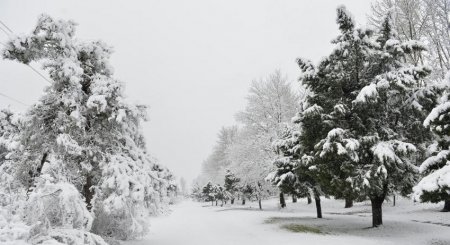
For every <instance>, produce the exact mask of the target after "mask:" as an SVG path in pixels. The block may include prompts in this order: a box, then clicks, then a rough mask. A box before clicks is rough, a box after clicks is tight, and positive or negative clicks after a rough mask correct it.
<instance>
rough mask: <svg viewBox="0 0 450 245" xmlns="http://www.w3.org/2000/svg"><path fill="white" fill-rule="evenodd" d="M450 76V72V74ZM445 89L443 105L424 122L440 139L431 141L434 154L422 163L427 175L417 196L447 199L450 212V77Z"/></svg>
mask: <svg viewBox="0 0 450 245" xmlns="http://www.w3.org/2000/svg"><path fill="white" fill-rule="evenodd" d="M449 75H450V74H449ZM443 88H445V92H444V94H443V96H442V97H441V98H440V102H439V104H438V105H437V106H436V107H435V108H434V109H433V110H432V111H431V113H430V114H429V115H428V117H427V118H426V119H425V121H424V123H423V124H424V126H425V127H427V128H430V130H431V131H432V132H433V133H434V134H435V136H436V141H435V142H434V143H433V144H430V146H429V151H430V155H431V156H429V157H428V158H427V159H426V160H425V161H424V162H423V163H422V165H421V166H420V168H419V170H420V172H421V173H422V174H423V175H425V176H424V177H423V178H422V179H421V180H420V182H419V183H418V184H417V186H415V187H414V196H415V199H419V200H420V201H422V202H435V203H436V202H440V201H444V208H443V209H442V211H444V212H450V140H449V139H450V138H449V136H450V132H449V127H450V100H449V93H450V77H449V76H447V77H446V79H445V80H444V84H443Z"/></svg>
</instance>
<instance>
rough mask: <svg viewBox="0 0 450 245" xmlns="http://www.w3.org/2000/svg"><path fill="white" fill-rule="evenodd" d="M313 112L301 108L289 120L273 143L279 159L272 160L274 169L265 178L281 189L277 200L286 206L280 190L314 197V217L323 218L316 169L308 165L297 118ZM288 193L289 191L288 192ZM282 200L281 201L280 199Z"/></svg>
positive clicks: (308, 115) (309, 157)
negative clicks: (290, 123)
mask: <svg viewBox="0 0 450 245" xmlns="http://www.w3.org/2000/svg"><path fill="white" fill-rule="evenodd" d="M309 113H314V111H311V110H302V111H300V112H298V113H297V116H295V117H294V118H293V119H292V122H293V123H294V124H295V125H294V126H293V127H286V128H285V130H284V132H283V134H282V136H281V137H280V138H279V139H278V140H276V141H275V142H274V143H273V147H274V150H275V152H276V153H277V154H278V156H279V158H278V159H276V160H275V161H274V165H275V170H274V171H273V172H271V173H270V174H269V175H268V176H267V177H266V180H269V181H271V182H272V184H274V185H276V186H277V187H278V188H279V189H280V191H281V192H280V199H283V200H282V201H283V202H280V203H281V205H283V203H284V205H285V201H284V196H283V191H289V192H291V194H292V193H297V194H299V195H304V196H306V197H310V196H311V195H312V196H313V198H314V201H315V204H316V211H317V218H322V206H321V200H320V196H321V195H322V194H323V192H322V188H321V186H320V184H319V181H318V179H317V170H316V168H315V166H313V165H311V163H312V157H311V156H310V155H308V154H307V153H309V152H305V151H304V150H305V149H306V148H305V147H303V146H302V142H301V140H302V138H303V137H305V135H304V132H303V127H302V125H303V124H301V121H300V119H301V118H303V117H305V116H306V117H308V118H311V117H312V115H311V114H309ZM289 192H288V193H289ZM280 201H281V200H280Z"/></svg>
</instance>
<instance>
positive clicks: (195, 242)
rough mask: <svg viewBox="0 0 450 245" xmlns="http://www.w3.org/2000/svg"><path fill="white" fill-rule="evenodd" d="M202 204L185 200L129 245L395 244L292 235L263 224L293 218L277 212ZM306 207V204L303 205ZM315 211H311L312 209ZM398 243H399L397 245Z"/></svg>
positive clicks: (273, 226) (305, 234)
mask: <svg viewBox="0 0 450 245" xmlns="http://www.w3.org/2000/svg"><path fill="white" fill-rule="evenodd" d="M202 205H206V204H205V203H196V202H192V201H184V202H182V203H180V204H177V205H175V206H173V210H174V211H173V213H172V214H170V215H169V216H166V217H158V218H154V220H153V221H152V226H151V227H150V229H151V232H150V234H149V235H148V236H147V237H146V238H144V239H142V240H140V241H132V242H127V243H126V244H128V245H178V244H183V245H203V244H210V245H240V244H242V245H244V244H245V245H253V244H255V245H256V244H258V245H265V244H283V245H290V244H295V245H299V244H308V245H313V244H334V245H336V244H346V245H348V244H367V245H370V244H377V245H381V244H394V243H391V242H388V241H380V240H378V239H376V240H373V239H367V238H363V237H357V236H348V235H321V234H309V233H292V232H288V231H285V230H282V229H280V228H279V226H277V225H273V224H265V223H264V221H265V220H266V219H267V218H270V217H279V216H292V215H293V213H280V212H277V211H276V210H272V211H259V210H257V209H256V206H254V207H253V209H251V210H249V209H245V210H239V208H238V209H236V208H234V209H228V208H220V207H208V206H206V207H202ZM305 206H306V205H305ZM311 211H314V210H311ZM396 244H398V243H396Z"/></svg>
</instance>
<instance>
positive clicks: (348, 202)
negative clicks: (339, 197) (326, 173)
mask: <svg viewBox="0 0 450 245" xmlns="http://www.w3.org/2000/svg"><path fill="white" fill-rule="evenodd" d="M351 207H353V199H351V198H346V199H345V208H351Z"/></svg>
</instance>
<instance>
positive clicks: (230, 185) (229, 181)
mask: <svg viewBox="0 0 450 245" xmlns="http://www.w3.org/2000/svg"><path fill="white" fill-rule="evenodd" d="M239 181H240V179H239V178H238V177H236V175H235V174H234V173H233V172H231V170H229V169H227V170H226V172H225V183H224V187H225V190H226V191H227V192H228V193H229V194H230V202H231V204H234V199H235V198H236V194H237V192H238V191H239Z"/></svg>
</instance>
